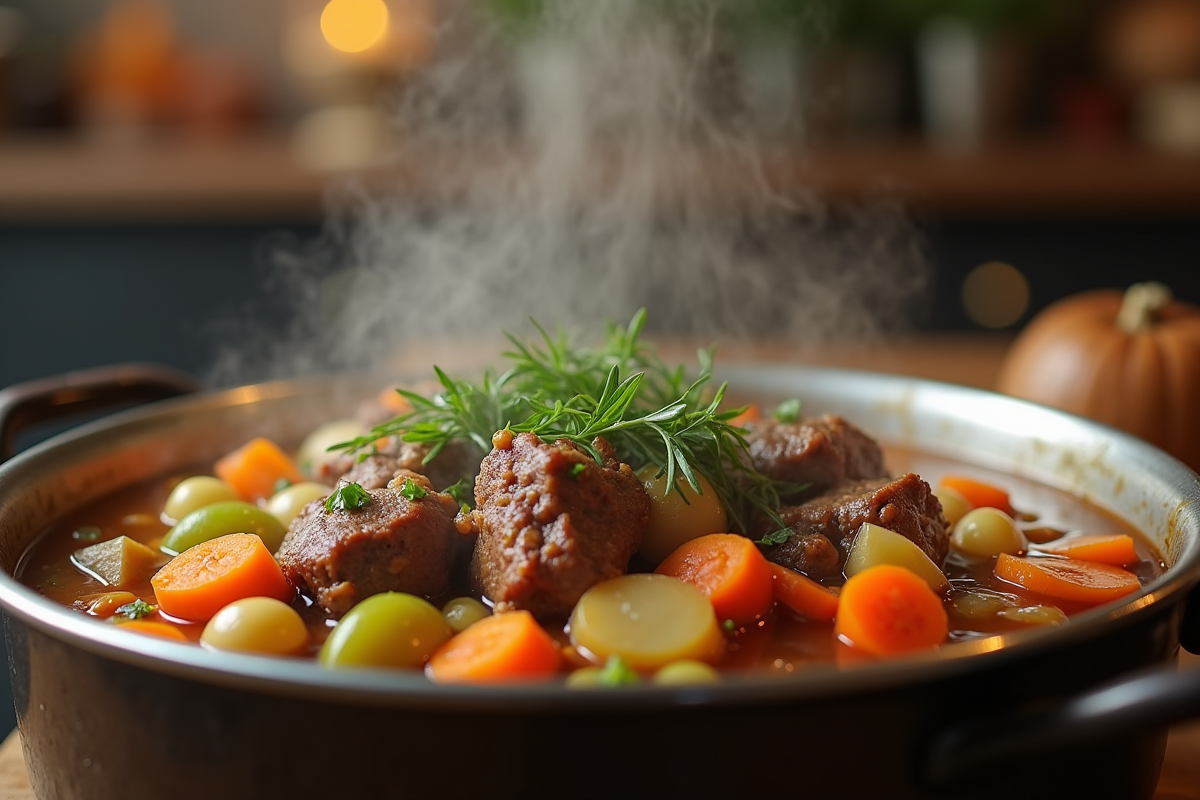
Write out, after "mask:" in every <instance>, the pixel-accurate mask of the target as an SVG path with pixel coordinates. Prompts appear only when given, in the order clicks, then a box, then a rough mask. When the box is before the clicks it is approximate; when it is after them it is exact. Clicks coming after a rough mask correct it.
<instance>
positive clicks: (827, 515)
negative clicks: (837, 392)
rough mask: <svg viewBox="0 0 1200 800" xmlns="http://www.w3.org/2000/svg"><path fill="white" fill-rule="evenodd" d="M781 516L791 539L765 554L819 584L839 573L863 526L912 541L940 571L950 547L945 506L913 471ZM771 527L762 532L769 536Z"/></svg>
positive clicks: (851, 486) (849, 488) (845, 487)
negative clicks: (855, 537) (943, 510)
mask: <svg viewBox="0 0 1200 800" xmlns="http://www.w3.org/2000/svg"><path fill="white" fill-rule="evenodd" d="M779 515H780V517H781V518H782V519H783V521H784V523H785V524H786V525H787V526H788V528H789V529H790V530H791V531H792V535H791V537H790V538H789V539H788V540H787V541H786V542H785V543H783V544H780V545H770V546H767V547H765V548H764V549H763V552H764V553H765V554H766V556H767V558H768V559H770V560H771V561H774V562H775V563H776V564H781V565H783V566H785V567H791V568H792V569H794V570H798V571H800V572H803V573H804V574H805V575H808V576H809V577H810V578H814V579H818V580H819V579H821V578H826V577H829V576H831V575H836V574H837V573H838V571H839V570H840V569H841V566H842V564H843V563H844V562H845V558H846V552H847V551H848V550H849V549H850V545H851V543H853V541H854V535H855V533H857V531H858V528H859V526H860V525H862V524H863V523H864V522H873V523H875V524H876V525H881V526H883V527H884V528H887V529H889V530H892V531H895V532H896V533H898V534H900V535H901V536H904V537H906V538H908V539H910V540H911V541H912V542H913V543H914V544H916V545H917V547H920V548H921V550H923V551H924V552H925V554H926V555H927V556H929V557H930V558H931V559H933V562H934V563H935V564H937V565H938V566H941V564H942V561H944V560H945V558H946V552H947V550H948V549H949V547H950V534H949V531H948V530H947V527H948V525H947V523H946V517H945V515H944V514H943V513H942V504H941V503H940V502H938V499H937V497H936V496H935V495H934V494H933V491H932V490H931V489H930V488H929V484H928V483H926V482H925V481H923V480H922V479H921V478H920V476H918V475H915V474H914V473H911V472H910V473H908V474H906V475H901V476H900V477H899V478H896V479H894V480H893V479H890V478H885V479H883V480H868V481H854V482H851V483H845V484H842V485H841V486H838V487H837V488H835V489H833V490H832V491H830V492H827V493H826V494H823V495H821V496H820V497H814V498H813V499H811V500H809V501H807V502H805V503H802V504H801V505H798V506H788V507H786V508H783V509H780V512H779ZM767 527H768V526H764V527H763V528H762V529H761V532H762V533H766V532H769V531H768V530H767Z"/></svg>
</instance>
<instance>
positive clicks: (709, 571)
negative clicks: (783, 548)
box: [654, 533, 775, 625]
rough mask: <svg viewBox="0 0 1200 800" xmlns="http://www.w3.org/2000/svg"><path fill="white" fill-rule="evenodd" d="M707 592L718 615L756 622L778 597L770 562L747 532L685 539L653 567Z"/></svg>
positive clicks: (737, 621) (724, 618) (737, 622)
mask: <svg viewBox="0 0 1200 800" xmlns="http://www.w3.org/2000/svg"><path fill="white" fill-rule="evenodd" d="M654 571H655V572H657V573H659V574H660V575H670V576H671V577H673V578H679V579H681V580H685V581H687V582H688V583H690V584H693V585H694V586H696V587H697V588H699V589H700V591H702V592H704V593H705V594H706V595H708V599H709V600H710V601H712V604H713V610H714V611H715V612H716V613H717V619H720V620H727V619H731V620H733V621H734V623H736V624H738V625H741V624H744V623H747V622H753V621H754V620H756V619H758V618H759V617H761V616H762V615H763V614H765V613H766V612H767V610H768V609H770V608H771V603H773V602H774V601H775V587H774V578H773V576H772V573H771V562H769V561H767V559H766V556H764V555H763V554H762V552H761V551H759V549H758V547H757V546H756V545H755V544H754V542H753V541H751V540H750V539H749V538H748V537H746V536H740V535H738V534H736V533H710V534H707V535H705V536H700V537H698V538H695V539H692V540H691V541H689V542H684V543H683V544H682V545H680V546H679V547H678V548H676V550H675V551H674V552H673V553H671V555H669V556H667V557H666V559H664V560H663V562H662V563H661V564H659V565H658V568H657V569H656V570H654Z"/></svg>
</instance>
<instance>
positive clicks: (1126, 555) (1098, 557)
mask: <svg viewBox="0 0 1200 800" xmlns="http://www.w3.org/2000/svg"><path fill="white" fill-rule="evenodd" d="M1037 549H1038V550H1040V551H1042V552H1043V553H1054V554H1055V555H1060V556H1068V557H1070V558H1077V559H1079V560H1080V561H1095V562H1097V563H1100V564H1112V565H1113V566H1114V567H1123V566H1125V565H1127V564H1136V563H1137V560H1138V554H1137V549H1136V548H1135V547H1134V544H1133V537H1132V536H1129V535H1128V534H1124V533H1094V534H1087V535H1084V536H1067V537H1064V538H1062V539H1055V540H1054V541H1053V542H1047V543H1045V544H1042V545H1038V547H1037Z"/></svg>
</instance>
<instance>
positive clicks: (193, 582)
mask: <svg viewBox="0 0 1200 800" xmlns="http://www.w3.org/2000/svg"><path fill="white" fill-rule="evenodd" d="M150 585H151V586H152V587H154V597H155V599H156V600H158V607H159V608H160V609H161V610H162V611H163V613H165V614H169V615H171V616H172V617H179V618H180V619H187V620H194V621H203V620H207V619H209V618H210V617H212V616H213V615H214V614H216V613H217V612H218V611H220V610H221V609H222V608H224V607H225V606H227V605H229V604H230V603H232V602H233V601H234V600H241V599H242V598H244V597H274V598H276V599H277V600H284V601H287V600H290V599H291V597H292V588H291V587H290V586H289V585H288V582H287V579H286V578H285V577H284V576H283V570H281V569H280V568H279V564H277V563H276V562H275V559H274V558H273V557H272V556H271V551H270V550H268V549H267V546H266V545H265V544H263V540H262V539H260V538H259V537H258V536H257V535H255V534H253V533H229V534H226V535H224V536H218V537H216V538H214V539H209V540H208V541H206V542H201V543H200V544H198V545H196V546H195V547H190V548H188V549H187V550H184V551H183V552H182V553H180V554H179V555H177V556H175V558H173V559H172V560H171V561H168V562H167V565H166V566H164V567H163V568H162V569H160V570H159V571H158V572H156V573H155V574H154V577H153V578H151V579H150Z"/></svg>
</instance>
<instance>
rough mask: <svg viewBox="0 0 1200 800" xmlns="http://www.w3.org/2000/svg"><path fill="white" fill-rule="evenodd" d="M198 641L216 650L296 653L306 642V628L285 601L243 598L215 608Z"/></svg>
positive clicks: (280, 653) (299, 651)
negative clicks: (216, 609)
mask: <svg viewBox="0 0 1200 800" xmlns="http://www.w3.org/2000/svg"><path fill="white" fill-rule="evenodd" d="M200 642H201V644H204V645H206V646H208V647H211V648H213V649H216V650H241V651H243V652H250V653H265V654H268V655H276V656H287V655H298V654H300V653H302V652H303V651H304V648H305V647H306V646H307V645H308V628H307V626H305V624H304V620H303V619H302V618H301V616H300V613H299V612H298V611H296V609H294V608H292V607H291V606H289V605H288V604H287V603H284V602H282V601H280V600H276V599H275V598H274V597H245V598H242V599H241V600H235V601H233V602H232V603H230V604H229V605H227V606H225V607H224V608H222V609H221V610H220V611H218V612H217V613H216V615H215V616H213V618H212V619H210V620H209V621H208V623H207V624H206V625H205V626H204V631H203V632H202V633H201V634H200Z"/></svg>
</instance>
